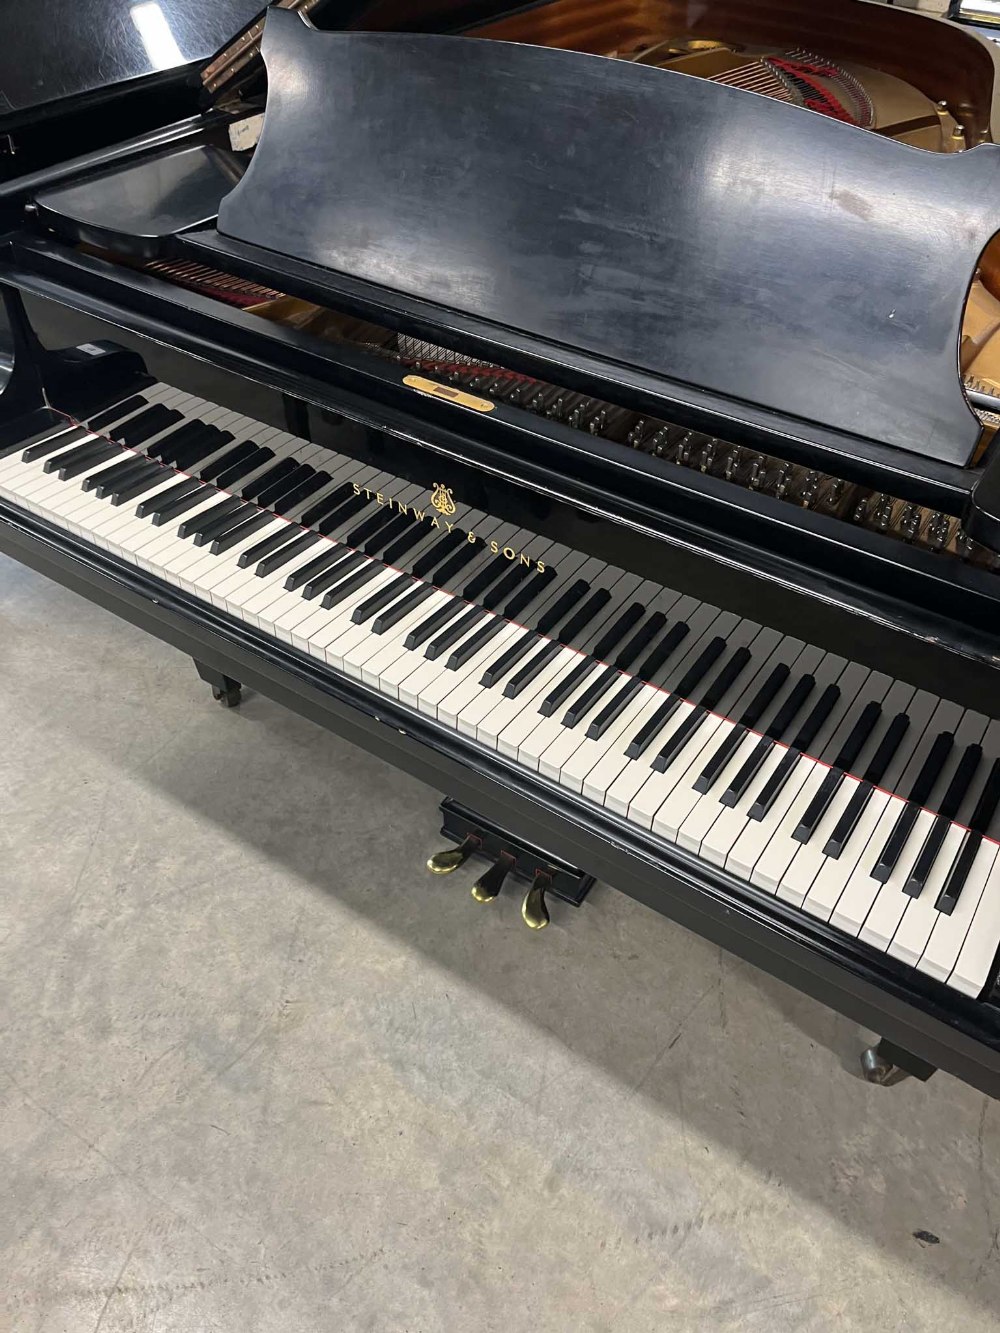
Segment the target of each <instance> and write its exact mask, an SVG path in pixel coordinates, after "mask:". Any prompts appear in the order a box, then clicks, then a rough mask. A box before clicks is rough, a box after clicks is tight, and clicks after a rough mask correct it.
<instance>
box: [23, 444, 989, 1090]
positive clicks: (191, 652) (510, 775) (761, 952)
mask: <svg viewBox="0 0 1000 1333" xmlns="http://www.w3.org/2000/svg"><path fill="white" fill-rule="evenodd" d="M32 433H33V432H32ZM0 551H3V552H4V553H5V554H7V555H10V556H12V557H13V558H14V559H16V560H18V561H19V562H20V563H22V564H25V565H27V566H29V567H30V568H32V569H35V570H36V571H38V572H40V573H42V574H45V575H47V576H48V577H49V578H52V579H53V580H55V581H56V582H58V583H60V584H62V585H63V586H65V587H67V588H69V589H71V590H72V591H75V592H78V593H81V594H82V595H83V596H85V597H86V598H87V599H88V600H90V601H92V602H94V603H95V604H97V605H99V606H102V607H104V608H105V609H107V610H109V611H112V612H113V613H114V614H115V615H117V616H119V617H120V618H122V619H125V620H127V621H129V622H130V623H132V624H134V625H136V626H138V627H139V628H140V629H144V630H146V631H147V632H148V633H151V634H153V635H154V636H155V637H156V638H158V639H161V640H162V641H164V642H166V643H169V644H171V645H172V646H173V647H175V648H178V649H179V650H180V651H181V652H183V653H185V654H186V655H187V656H189V657H191V658H193V659H194V660H196V661H199V662H203V663H205V664H206V665H207V666H210V667H214V668H216V669H218V670H220V671H222V672H224V673H225V674H226V675H228V676H230V677H232V678H233V679H235V680H239V681H240V682H241V683H243V684H245V685H247V686H249V687H250V688H252V689H255V690H258V691H259V692H260V693H261V694H263V695H265V696H267V697H269V698H271V699H273V700H274V701H275V702H276V703H279V704H282V705H283V706H285V707H287V708H289V709H291V710H292V711H293V712H295V713H298V714H299V715H300V716H302V717H305V718H307V719H308V720H309V721H312V722H315V723H318V724H319V725H320V726H323V727H324V728H326V729H327V730H329V731H333V732H335V733H336V734H338V735H340V736H342V737H343V738H344V739H346V740H347V741H349V742H350V743H351V744H354V745H358V746H359V747H361V748H363V749H365V750H367V751H368V752H370V753H372V754H374V755H376V756H377V757H378V758H380V759H383V760H386V761H387V762H388V763H390V764H391V765H392V766H393V767H395V768H401V769H403V770H404V771H405V772H408V773H410V774H411V775H412V776H414V777H416V778H418V779H420V780H421V781H423V782H426V783H428V785H430V786H432V787H433V788H434V789H436V790H439V791H445V792H452V791H461V792H462V794H463V799H465V800H467V801H468V802H469V803H471V804H472V805H474V806H478V807H479V808H481V809H483V810H485V811H487V813H488V814H489V815H490V816H491V817H493V818H495V819H496V820H497V822H499V823H500V824H501V825H503V826H505V827H510V828H514V829H516V830H517V831H518V833H520V834H521V835H523V836H524V837H526V838H528V839H529V840H530V841H532V842H535V843H536V844H538V845H540V846H545V847H548V848H549V849H550V850H551V851H552V852H553V854H554V855H557V856H562V857H564V858H565V859H567V860H569V861H571V862H572V863H574V864H581V865H583V866H584V868H585V869H586V870H587V872H588V873H591V874H594V875H596V876H597V877H598V878H599V879H601V880H603V881H604V882H605V883H606V884H607V885H608V886H609V887H613V888H616V889H618V890H619V891H620V892H624V893H626V894H627V895H628V896H629V897H632V898H635V899H636V900H638V901H639V902H641V903H644V904H645V905H646V906H648V907H651V908H653V909H654V910H655V911H657V912H659V913H660V914H661V915H663V916H666V917H668V918H670V919H671V920H674V921H676V922H677V923H678V924H680V925H682V926H684V927H686V928H687V929H690V930H693V931H695V933H696V934H699V935H700V936H702V938H705V939H708V940H709V941H711V942H712V943H714V944H717V945H719V946H721V947H723V948H725V949H726V950H727V951H728V952H730V953H733V954H735V955H737V956H738V957H740V958H743V959H744V960H745V961H747V962H749V963H752V964H753V965H754V966H756V967H759V968H761V970H763V971H765V972H767V973H769V974H770V975H772V976H774V977H776V978H777V979H778V980H780V981H783V982H785V983H786V984H788V985H791V986H793V987H794V988H795V989H797V990H801V991H803V992H804V993H806V994H808V995H810V996H812V997H813V998H814V999H817V1000H819V1001H820V1002H821V1003H823V1004H825V1005H826V1006H827V1007H828V1008H831V1009H834V1010H836V1011H837V1012H839V1013H842V1014H844V1015H845V1016H846V1017H848V1018H850V1019H852V1020H853V1021H854V1022H856V1023H858V1024H860V1025H861V1026H863V1027H866V1028H871V1029H873V1030H875V1031H876V1032H878V1033H879V1035H880V1036H882V1037H885V1038H886V1039H887V1040H889V1041H892V1042H894V1043H895V1044H896V1045H898V1046H900V1047H901V1048H903V1049H904V1050H907V1051H909V1052H910V1053H911V1054H913V1055H916V1056H918V1057H919V1058H921V1059H923V1060H926V1061H927V1062H928V1063H929V1064H931V1065H933V1066H934V1067H935V1068H939V1069H943V1070H946V1071H947V1072H948V1073H951V1074H954V1075H955V1076H956V1077H958V1078H960V1079H963V1080H964V1081H965V1082H967V1083H969V1084H971V1085H972V1086H974V1087H976V1088H978V1089H979V1090H980V1091H982V1092H984V1093H987V1094H988V1095H990V1096H993V1097H997V1098H1000V1008H998V1007H996V1006H995V1005H994V1004H993V1003H992V1002H990V1001H989V1000H986V1001H984V1000H982V999H979V1000H972V999H970V998H968V997H966V996H964V995H962V994H961V993H960V992H957V991H955V990H952V989H949V988H948V987H947V986H946V985H945V984H944V983H943V982H938V981H935V980H934V979H933V978H930V977H926V976H922V975H921V974H920V973H917V972H916V971H915V970H914V969H912V968H908V967H906V966H905V965H903V964H899V963H897V962H896V961H895V960H893V959H890V958H887V957H886V956H884V955H882V954H880V953H879V952H878V951H877V950H874V949H872V948H870V946H868V945H866V944H864V943H863V942H861V941H854V943H853V947H851V946H850V945H848V943H847V941H846V937H845V936H843V935H841V934H839V933H838V932H836V931H834V930H833V929H832V928H830V927H829V926H827V925H825V923H823V922H821V921H818V920H813V919H812V918H811V917H807V915H806V914H805V913H796V912H794V910H793V909H791V908H789V907H787V906H786V905H785V904H784V903H782V902H781V901H780V900H778V899H776V898H775V899H772V898H770V896H769V895H764V894H762V893H761V892H760V891H759V890H757V889H755V888H753V887H752V886H748V885H746V884H745V883H743V882H742V881H741V880H739V879H737V878H736V877H734V876H732V875H730V874H728V873H727V872H726V871H724V870H722V869H720V868H718V867H714V866H712V867H709V866H708V865H707V864H706V863H704V862H701V861H699V860H698V858H697V857H695V856H694V855H693V854H692V853H689V852H687V851H686V850H685V849H683V848H681V847H677V846H675V845H672V844H668V843H664V842H661V841H660V840H658V839H656V838H655V837H654V836H653V835H652V834H649V833H647V832H646V831H645V830H642V829H639V828H636V827H635V826H634V825H631V824H629V823H628V821H627V820H625V819H622V818H621V817H620V816H618V815H615V814H614V813H612V812H610V811H608V810H606V809H603V808H602V807H599V806H597V805H596V804H595V803H594V802H591V801H588V800H587V799H586V798H584V797H583V796H580V795H577V794H576V793H573V792H569V791H566V790H565V789H563V788H561V787H559V786H558V785H557V784H556V783H554V782H551V781H550V780H549V779H547V778H545V777H543V776H542V775H540V774H538V773H534V772H532V771H531V770H526V769H522V768H521V767H519V766H518V765H517V763H516V762H515V761H514V760H512V759H509V758H508V757H507V756H504V755H501V754H499V753H497V752H493V751H491V750H489V749H487V748H486V747H485V746H481V745H479V744H478V743H477V742H474V741H471V740H470V739H469V738H467V737H463V736H460V735H459V734H458V733H455V732H453V731H452V730H451V729H450V728H447V727H445V726H443V725H442V724H441V723H439V722H438V721H437V720H436V719H433V718H430V717H429V716H424V715H423V714H418V713H416V712H414V711H412V710H409V709H407V708H405V707H404V706H401V705H399V704H398V703H394V702H393V701H392V700H391V699H387V698H385V697H384V696H381V695H379V694H378V692H377V691H375V690H373V689H371V688H370V687H368V686H366V685H364V684H362V683H361V682H360V681H358V682H356V681H354V680H353V679H351V678H349V677H347V676H343V675H336V674H335V673H334V672H333V671H332V670H331V669H329V668H327V667H325V666H323V665H320V664H319V663H317V662H316V661H315V659H313V658H310V657H309V656H308V654H306V653H303V652H300V651H299V650H297V649H295V648H293V647H292V646H291V645H287V644H284V643H280V642H279V641H277V640H275V639H273V638H271V637H270V636H268V635H266V634H265V633H263V632H262V631H260V630H255V629H253V628H252V627H250V626H248V625H246V624H244V623H243V622H242V621H239V620H237V619H236V618H235V617H231V616H229V615H227V614H225V613H223V612H221V611H219V610H217V609H216V608H214V607H210V606H207V605H206V604H205V603H204V602H201V601H199V600H198V599H197V598H195V597H193V596H191V595H189V594H186V593H184V592H182V591H181V590H180V589H177V588H175V587H173V586H172V585H170V584H167V583H165V582H162V581H160V580H156V579H154V578H153V577H152V576H150V575H146V574H144V573H142V572H141V571H139V570H137V569H135V568H134V567H132V566H130V565H128V564H126V563H125V562H124V561H122V560H119V559H117V558H115V557H113V556H111V555H110V554H109V553H106V552H102V551H99V550H98V549H97V548H95V547H92V546H90V545H88V544H87V543H85V542H83V541H81V540H79V539H77V538H75V537H73V536H72V535H70V534H69V533H66V532H63V531H62V530H60V529H58V528H57V527H55V526H54V525H52V524H49V523H47V522H45V521H43V520H41V519H39V518H37V517H36V516H35V515H29V514H27V513H26V512H25V511H23V510H20V509H18V508H16V507H15V506H13V505H11V504H10V503H8V502H6V501H2V500H0ZM998 956H1000V955H998ZM996 966H997V963H996V961H995V962H994V966H993V969H992V971H991V974H990V977H991V981H992V980H994V979H995V973H996Z"/></svg>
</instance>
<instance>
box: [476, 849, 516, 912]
mask: <svg viewBox="0 0 1000 1333" xmlns="http://www.w3.org/2000/svg"><path fill="white" fill-rule="evenodd" d="M516 864H517V860H516V858H515V857H514V856H512V855H511V853H510V852H501V853H500V855H499V856H498V857H497V859H496V860H495V861H494V862H493V864H492V865H491V866H490V868H489V870H487V871H486V873H485V874H483V875H480V876H479V878H478V879H477V880H476V882H475V884H473V886H472V896H473V898H475V900H476V902H477V903H491V902H492V901H493V899H494V898H495V897H496V896H497V894H498V893H499V892H500V890H501V889H502V888H503V882H504V880H505V879H506V878H507V876H508V875H509V874H510V872H511V871H512V870H513V869H514V867H515V865H516Z"/></svg>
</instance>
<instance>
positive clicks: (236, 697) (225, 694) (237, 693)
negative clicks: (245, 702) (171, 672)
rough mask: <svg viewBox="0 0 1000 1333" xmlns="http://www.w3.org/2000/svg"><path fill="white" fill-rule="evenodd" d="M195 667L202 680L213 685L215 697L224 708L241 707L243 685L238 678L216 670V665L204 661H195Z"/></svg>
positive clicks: (213, 696)
mask: <svg viewBox="0 0 1000 1333" xmlns="http://www.w3.org/2000/svg"><path fill="white" fill-rule="evenodd" d="M195 667H196V668H197V671H198V675H199V676H200V677H201V678H202V680H204V681H206V682H207V683H208V684H209V685H211V687H212V698H213V699H215V700H216V701H217V702H218V703H220V704H222V706H223V708H239V706H240V703H241V701H242V699H243V687H242V685H241V684H240V682H239V681H238V680H233V678H232V676H227V675H224V674H223V672H221V671H216V669H215V668H214V667H207V666H205V664H204V662H195Z"/></svg>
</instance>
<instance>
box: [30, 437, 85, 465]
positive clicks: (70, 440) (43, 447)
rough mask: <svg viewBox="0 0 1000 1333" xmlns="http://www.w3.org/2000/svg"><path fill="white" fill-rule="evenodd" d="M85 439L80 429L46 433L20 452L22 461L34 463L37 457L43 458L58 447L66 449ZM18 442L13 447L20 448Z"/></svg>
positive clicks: (58, 448) (54, 451)
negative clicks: (53, 433) (51, 433)
mask: <svg viewBox="0 0 1000 1333" xmlns="http://www.w3.org/2000/svg"><path fill="white" fill-rule="evenodd" d="M84 439H85V435H84V432H83V431H82V430H64V431H59V432H58V434H56V435H46V436H45V437H44V439H41V440H36V441H35V443H34V444H29V445H28V447H27V448H26V449H25V450H24V452H23V453H22V454H21V462H22V463H35V462H37V461H38V459H39V458H45V456H46V455H47V454H54V453H56V452H57V451H58V450H60V449H68V448H69V446H70V445H72V444H80V443H82V441H83V440H84ZM20 447H21V446H20V444H17V445H15V449H20Z"/></svg>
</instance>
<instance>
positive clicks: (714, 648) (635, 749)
mask: <svg viewBox="0 0 1000 1333" xmlns="http://www.w3.org/2000/svg"><path fill="white" fill-rule="evenodd" d="M725 649H726V641H725V639H724V638H722V637H721V635H719V636H716V638H714V639H713V640H712V641H711V643H709V644H708V645H707V646H706V647H705V649H704V650H703V651H702V652H701V654H700V655H699V656H698V659H697V660H696V661H695V662H694V663H693V664H692V666H690V667H689V668H688V670H687V671H686V672H685V673H684V676H683V678H682V679H681V680H679V681H678V682H677V688H676V689H675V690H672V691H671V693H670V694H668V695H667V697H666V698H665V699H664V701H663V703H661V704H660V706H659V707H658V708H657V709H656V711H655V712H654V713H653V716H652V717H650V718H648V719H647V720H646V721H645V722H644V723H643V725H642V727H640V729H639V730H638V731H637V732H636V734H635V735H634V736H633V737H632V740H631V741H630V742H629V746H628V749H627V750H626V751H625V754H626V756H627V757H628V758H629V759H638V758H639V756H640V755H641V754H642V753H643V751H644V750H646V749H647V748H648V747H649V745H650V744H651V743H652V741H653V740H654V738H655V737H656V736H658V735H659V734H660V732H661V731H662V730H663V725H664V723H666V722H669V721H670V719H671V717H673V715H674V713H675V712H676V711H677V709H678V707H679V706H680V705H681V703H683V702H684V700H685V699H687V698H688V697H689V696H690V695H691V694H692V693H693V692H694V691H695V689H696V688H697V687H698V685H700V684H701V682H702V680H703V679H704V678H705V676H706V675H707V673H708V672H709V671H710V670H711V668H712V666H713V665H714V664H715V662H717V661H718V659H719V657H720V656H721V655H722V653H724V652H725Z"/></svg>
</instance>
